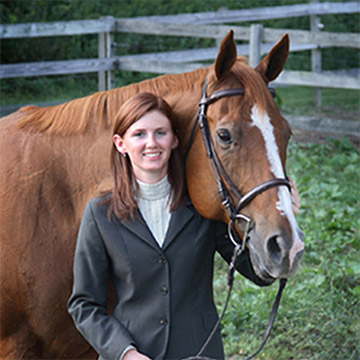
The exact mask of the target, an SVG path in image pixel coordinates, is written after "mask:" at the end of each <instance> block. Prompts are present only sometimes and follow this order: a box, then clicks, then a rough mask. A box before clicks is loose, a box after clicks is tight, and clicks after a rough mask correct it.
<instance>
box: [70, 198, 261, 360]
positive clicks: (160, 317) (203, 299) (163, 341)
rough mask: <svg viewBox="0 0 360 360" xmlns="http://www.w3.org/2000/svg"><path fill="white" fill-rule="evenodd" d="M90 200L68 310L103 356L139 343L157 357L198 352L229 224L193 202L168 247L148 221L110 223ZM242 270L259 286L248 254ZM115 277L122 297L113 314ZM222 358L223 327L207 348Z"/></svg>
mask: <svg viewBox="0 0 360 360" xmlns="http://www.w3.org/2000/svg"><path fill="white" fill-rule="evenodd" d="M100 200H103V198H96V199H93V200H91V201H90V202H89V203H88V205H87V207H86V209H85V214H84V217H83V220H82V223H81V227H80V231H79V236H78V242H77V247H76V252H75V264H74V286H73V293H72V295H71V298H70V300H69V304H68V310H69V313H70V314H71V315H72V317H73V319H74V322H75V325H76V327H77V328H78V330H79V331H80V332H81V333H82V334H83V336H84V337H85V338H86V339H87V341H88V342H89V343H90V344H91V345H92V346H93V348H94V349H95V350H96V351H97V352H98V353H99V354H100V359H109V360H115V359H119V357H120V355H121V354H122V352H123V351H124V349H125V348H126V347H127V346H128V345H130V344H133V345H134V346H136V348H137V349H138V350H139V351H140V352H142V353H144V354H146V355H147V356H149V357H150V358H151V359H157V360H162V359H181V358H185V357H188V356H190V355H195V354H196V353H197V352H198V351H199V349H200V348H201V346H202V344H203V342H204V341H205V340H206V338H207V336H208V335H209V333H210V331H211V330H212V327H213V326H214V324H215V323H216V321H217V319H218V314H217V311H216V307H215V305H214V300H213V288H212V281H213V267H214V254H215V251H219V253H220V254H221V255H222V256H223V257H224V258H225V259H226V260H227V261H229V260H230V258H231V255H232V251H233V246H232V244H231V242H230V241H229V240H228V239H227V237H226V235H225V233H226V226H225V225H224V224H223V223H220V222H215V221H211V220H208V219H205V218H203V217H202V216H200V214H199V213H198V212H197V211H196V210H195V209H194V207H193V206H192V205H191V204H190V203H189V204H188V205H187V206H184V207H182V208H180V209H178V210H175V211H174V212H173V214H172V217H171V220H170V224H169V229H168V232H167V234H166V238H165V242H164V245H163V247H162V248H160V247H159V245H158V244H157V242H156V240H155V239H154V238H153V236H152V234H151V232H150V230H149V229H148V227H147V226H146V224H145V222H144V220H142V218H141V216H140V215H138V217H137V219H136V220H134V221H128V222H125V221H120V220H118V219H117V218H115V217H114V218H113V219H112V221H111V222H110V221H108V218H107V206H105V205H100V204H99V203H100ZM237 268H238V270H239V271H240V272H241V273H243V274H244V275H245V276H246V277H248V278H250V279H251V280H253V281H254V282H256V283H257V284H259V285H265V284H263V283H262V282H261V280H260V279H258V278H257V277H256V275H255V274H254V272H253V270H252V267H251V265H250V262H249V257H248V254H247V253H245V254H244V255H243V256H242V257H241V258H240V259H239V261H238V263H237ZM110 282H112V283H113V285H114V288H115V290H116V293H117V302H116V306H115V309H114V311H113V312H112V314H108V312H107V310H106V307H107V290H108V285H109V283H110ZM204 355H206V356H208V357H211V358H213V359H223V358H224V352H223V345H222V341H221V334H220V330H219V331H218V333H217V334H216V335H215V336H214V338H213V340H212V341H211V343H210V345H209V346H208V348H207V351H206V353H205V354H204Z"/></svg>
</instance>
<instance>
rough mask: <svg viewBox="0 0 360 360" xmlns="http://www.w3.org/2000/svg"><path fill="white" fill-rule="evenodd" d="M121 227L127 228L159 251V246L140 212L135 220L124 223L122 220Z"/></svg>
mask: <svg viewBox="0 0 360 360" xmlns="http://www.w3.org/2000/svg"><path fill="white" fill-rule="evenodd" d="M121 225H123V226H125V227H126V228H127V229H128V230H130V231H131V232H132V233H133V234H134V235H136V236H137V237H138V238H140V239H141V240H143V241H145V242H146V243H147V244H149V245H150V246H152V247H153V248H156V249H157V250H159V249H160V248H159V245H158V244H157V242H156V240H155V239H154V237H153V235H152V233H151V231H150V229H149V228H148V226H147V225H146V223H145V220H144V219H143V217H142V216H141V213H140V212H138V213H137V214H136V216H135V219H134V220H129V221H124V220H121Z"/></svg>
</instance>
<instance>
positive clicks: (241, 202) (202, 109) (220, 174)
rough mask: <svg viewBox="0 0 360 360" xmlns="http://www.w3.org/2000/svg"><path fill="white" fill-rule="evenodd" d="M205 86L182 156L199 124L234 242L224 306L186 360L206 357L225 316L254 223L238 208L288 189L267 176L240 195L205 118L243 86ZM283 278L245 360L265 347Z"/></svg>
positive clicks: (285, 181) (284, 181)
mask: <svg viewBox="0 0 360 360" xmlns="http://www.w3.org/2000/svg"><path fill="white" fill-rule="evenodd" d="M207 85H208V82H207V78H206V79H205V82H204V85H203V88H202V95H201V100H200V102H199V110H198V113H197V115H196V118H195V122H194V124H193V127H192V130H191V134H190V140H189V145H188V148H187V151H186V156H185V159H187V157H188V154H189V152H190V149H191V146H192V144H193V142H194V138H195V132H196V128H197V126H198V125H199V127H200V130H201V134H202V138H203V141H204V145H205V149H206V154H207V157H208V158H209V160H210V162H211V165H212V168H213V171H214V174H215V177H216V181H217V184H218V192H219V195H220V197H221V202H222V205H223V206H224V208H225V209H226V212H227V215H228V217H229V219H230V221H229V223H228V235H229V239H230V240H231V242H232V243H233V244H234V252H233V255H232V259H231V262H230V265H229V269H228V293H227V297H226V301H225V305H224V308H223V310H222V313H221V315H220V317H219V319H218V321H217V323H216V324H215V326H214V328H213V329H212V331H211V333H210V335H209V336H208V338H207V339H206V341H205V342H204V344H203V346H202V347H201V349H200V350H199V352H198V353H197V354H196V355H195V356H194V357H189V358H187V359H186V360H191V359H194V360H195V359H199V360H200V359H208V358H206V357H202V356H201V355H202V354H203V353H204V351H205V349H206V347H207V346H208V345H209V343H210V341H211V339H212V337H213V336H214V334H215V332H216V330H217V329H218V327H219V326H220V323H221V321H222V319H223V317H224V315H225V312H226V309H227V307H228V304H229V300H230V295H231V291H232V287H233V282H234V271H235V262H236V259H237V258H238V256H240V254H241V253H242V252H243V251H244V250H245V246H246V242H247V240H248V238H249V233H250V231H251V230H252V228H253V226H254V221H253V220H252V219H251V218H250V217H248V216H246V215H244V214H241V213H240V211H241V210H242V209H243V208H244V207H245V206H246V205H248V204H249V203H250V202H251V201H252V200H253V199H254V198H255V197H256V196H257V195H259V194H261V193H262V192H264V191H267V190H269V189H271V188H273V187H278V186H287V187H288V189H289V190H291V187H290V182H289V180H288V179H287V178H273V179H270V180H268V181H266V182H264V183H262V184H260V185H258V186H256V187H254V188H253V189H252V190H250V191H249V192H248V193H246V194H245V195H242V194H241V192H240V191H239V190H238V188H237V187H236V186H235V185H234V183H233V181H232V180H231V178H230V177H229V175H228V174H227V172H226V171H225V169H224V167H223V165H222V163H221V161H220V159H219V156H218V154H217V151H216V149H215V146H214V142H213V139H212V136H211V132H210V127H209V121H208V119H207V116H206V113H207V109H208V106H209V105H211V104H213V103H215V102H216V101H218V100H220V99H222V98H225V97H231V96H242V95H244V94H245V89H244V88H233V89H224V90H219V91H216V92H214V93H213V94H211V95H210V96H207ZM269 91H270V92H271V94H272V96H274V97H275V90H274V89H271V88H269ZM225 183H226V185H227V186H228V188H229V190H230V191H231V193H232V194H233V195H234V196H235V197H236V198H237V204H236V205H234V204H233V203H232V201H231V198H230V195H229V192H228V189H227V187H226V185H225ZM241 221H242V222H244V223H245V230H244V234H243V238H242V240H241V239H240V236H239V235H238V233H237V231H236V229H235V224H236V222H241ZM239 240H240V241H239ZM286 281H287V280H286V279H280V281H279V289H278V292H277V295H276V298H275V301H274V304H273V307H272V310H271V315H270V319H269V323H268V326H267V328H266V331H265V334H264V337H263V340H262V343H261V345H260V347H259V348H258V350H257V351H256V352H255V353H254V354H253V355H251V356H250V357H248V358H246V360H250V359H253V358H254V357H255V356H256V355H258V354H259V353H260V351H261V350H262V349H263V347H264V346H265V344H266V342H267V340H268V338H269V335H270V332H271V329H272V327H273V324H274V321H275V317H276V313H277V310H278V308H279V305H280V300H281V296H282V293H283V290H284V288H285V286H286Z"/></svg>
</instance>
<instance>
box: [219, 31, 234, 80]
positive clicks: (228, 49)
mask: <svg viewBox="0 0 360 360" xmlns="http://www.w3.org/2000/svg"><path fill="white" fill-rule="evenodd" d="M236 56H237V54H236V45H235V41H234V31H232V30H230V31H229V33H228V34H227V35H226V36H225V37H224V39H223V41H222V42H221V45H220V50H219V54H218V56H217V58H216V61H215V73H216V77H217V79H218V80H219V79H221V78H222V77H223V76H224V74H226V73H227V72H228V71H229V70H230V69H231V67H232V66H233V65H234V63H235V61H236Z"/></svg>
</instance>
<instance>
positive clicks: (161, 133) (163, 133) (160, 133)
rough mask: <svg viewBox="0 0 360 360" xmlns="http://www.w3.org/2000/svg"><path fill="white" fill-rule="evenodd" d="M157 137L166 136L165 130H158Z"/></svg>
mask: <svg viewBox="0 0 360 360" xmlns="http://www.w3.org/2000/svg"><path fill="white" fill-rule="evenodd" d="M157 133H158V135H166V131H165V130H158V132H157Z"/></svg>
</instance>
